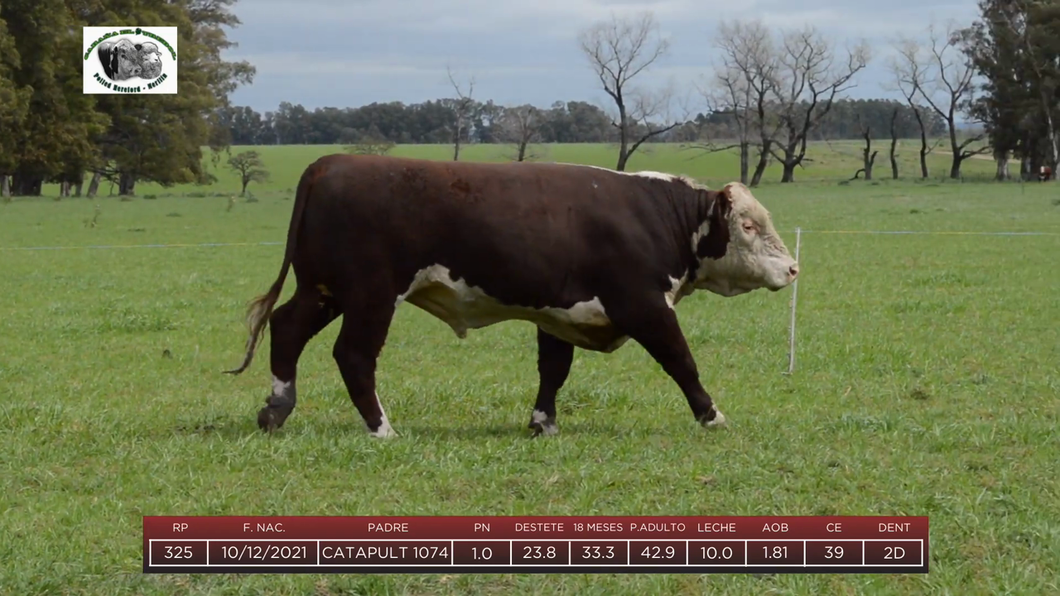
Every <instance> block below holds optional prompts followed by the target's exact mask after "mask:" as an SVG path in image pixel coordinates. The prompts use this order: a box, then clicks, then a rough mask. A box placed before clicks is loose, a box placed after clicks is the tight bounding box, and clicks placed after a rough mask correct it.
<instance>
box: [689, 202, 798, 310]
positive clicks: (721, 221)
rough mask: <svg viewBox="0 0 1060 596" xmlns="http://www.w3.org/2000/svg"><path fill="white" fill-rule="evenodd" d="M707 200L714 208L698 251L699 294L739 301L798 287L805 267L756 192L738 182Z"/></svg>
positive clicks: (697, 274) (697, 279) (697, 239)
mask: <svg viewBox="0 0 1060 596" xmlns="http://www.w3.org/2000/svg"><path fill="white" fill-rule="evenodd" d="M707 197H708V200H710V199H712V204H711V205H710V207H709V208H708V217H707V221H706V222H704V226H703V228H701V233H700V235H699V236H698V237H697V238H696V247H695V250H696V256H697V257H698V259H699V269H698V270H697V271H696V279H695V282H694V284H695V287H696V288H697V289H702V290H708V291H710V292H713V293H715V294H720V295H722V296H737V295H739V294H744V293H747V292H750V291H752V290H757V289H759V288H768V289H769V290H771V291H774V292H776V291H778V290H780V289H782V288H784V287H787V286H788V285H789V284H791V282H793V281H795V278H796V277H797V276H798V275H799V264H798V263H796V262H795V259H793V258H791V254H789V253H788V249H787V247H786V246H784V241H783V240H781V239H780V235H779V234H777V230H776V228H774V227H773V219H772V217H770V214H769V211H767V210H766V208H765V207H763V206H762V204H761V203H759V202H758V200H757V199H755V198H754V195H752V194H751V191H750V189H748V188H747V187H746V186H744V185H743V184H740V183H737V182H733V183H731V184H728V185H726V186H725V188H723V189H721V190H720V191H717V192H713V191H710V192H708V193H707Z"/></svg>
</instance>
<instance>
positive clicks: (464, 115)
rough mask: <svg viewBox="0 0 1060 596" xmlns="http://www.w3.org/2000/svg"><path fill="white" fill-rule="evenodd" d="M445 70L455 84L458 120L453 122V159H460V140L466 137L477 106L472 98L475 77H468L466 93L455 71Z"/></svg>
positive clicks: (450, 80) (455, 110) (455, 109)
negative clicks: (455, 75) (472, 113)
mask: <svg viewBox="0 0 1060 596" xmlns="http://www.w3.org/2000/svg"><path fill="white" fill-rule="evenodd" d="M445 72H446V74H447V75H448V76H449V83H450V84H451V85H452V86H453V90H454V91H456V100H455V104H454V106H453V111H454V112H455V114H454V118H455V120H456V121H455V122H454V123H453V161H459V160H460V142H461V141H462V140H463V138H464V131H465V130H466V129H467V125H468V122H469V121H470V120H471V110H472V108H474V106H475V100H474V99H473V98H472V97H473V95H474V92H475V78H474V77H471V78H470V79H468V83H467V92H466V93H465V92H464V90H463V89H462V88H461V86H460V84H459V83H457V82H456V79H455V78H454V77H453V71H452V70H450V69H449V67H446V69H445Z"/></svg>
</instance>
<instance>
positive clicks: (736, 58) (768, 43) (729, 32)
mask: <svg viewBox="0 0 1060 596" xmlns="http://www.w3.org/2000/svg"><path fill="white" fill-rule="evenodd" d="M714 46H715V47H716V48H717V49H719V50H721V60H720V63H719V64H715V66H714V85H713V90H712V92H711V93H704V96H705V97H706V99H707V102H708V106H709V107H710V108H711V109H712V111H715V112H721V113H724V114H726V115H728V116H729V117H730V118H731V119H732V121H733V124H734V125H735V128H736V131H735V132H736V144H737V147H738V149H739V154H740V182H743V183H744V184H747V183H748V174H749V170H750V149H751V144H752V139H753V138H754V137H755V135H756V133H758V135H759V138H761V132H762V131H763V130H765V129H766V128H767V126H766V123H765V121H764V116H765V114H766V112H767V110H766V109H765V107H766V106H765V103H766V98H767V95H768V92H769V90H770V85H771V83H772V80H773V78H772V77H773V74H774V72H775V61H774V60H773V52H772V39H771V37H770V35H769V30H768V29H767V28H766V26H765V25H764V24H763V23H762V21H761V20H754V21H748V22H742V21H734V22H732V23H729V22H726V21H722V22H721V23H720V24H719V25H718V30H717V35H716V36H715V42H714ZM760 115H761V116H763V118H760V117H759V116H760ZM773 132H775V131H773ZM770 136H772V135H770ZM762 147H763V145H762V143H759V157H760V159H759V168H757V169H756V172H755V178H754V181H753V183H752V185H757V184H758V182H759V180H760V179H761V176H762V172H763V171H764V170H765V165H766V164H767V163H768V155H769V150H768V147H766V149H765V150H763V149H762Z"/></svg>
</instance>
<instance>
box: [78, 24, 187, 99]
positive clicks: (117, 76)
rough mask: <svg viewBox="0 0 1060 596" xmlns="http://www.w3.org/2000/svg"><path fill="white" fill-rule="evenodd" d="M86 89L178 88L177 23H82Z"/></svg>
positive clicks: (157, 90)
mask: <svg viewBox="0 0 1060 596" xmlns="http://www.w3.org/2000/svg"><path fill="white" fill-rule="evenodd" d="M82 31H83V35H84V51H85V55H84V61H85V68H84V84H83V89H82V90H83V92H84V93H107V94H122V93H126V94H136V93H170V94H172V93H176V92H177V28H176V27H150V28H142V27H122V28H114V27H82Z"/></svg>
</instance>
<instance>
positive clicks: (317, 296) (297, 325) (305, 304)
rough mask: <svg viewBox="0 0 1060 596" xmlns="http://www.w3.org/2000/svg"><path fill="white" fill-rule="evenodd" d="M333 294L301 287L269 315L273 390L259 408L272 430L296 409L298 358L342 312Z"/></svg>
mask: <svg viewBox="0 0 1060 596" xmlns="http://www.w3.org/2000/svg"><path fill="white" fill-rule="evenodd" d="M340 313H341V311H340V310H339V306H338V303H337V302H335V299H334V298H331V297H330V296H325V295H323V294H321V293H320V292H319V291H318V290H315V289H307V288H302V287H299V288H298V289H297V290H295V293H294V296H292V297H291V299H290V300H288V301H287V302H286V303H285V304H284V305H283V306H280V307H279V308H277V309H276V310H275V311H273V313H272V317H270V319H269V327H270V329H271V339H272V349H271V354H270V357H271V360H272V362H271V364H272V394H271V395H269V398H268V399H266V400H265V403H266V404H267V405H266V406H265V407H264V408H262V409H261V411H259V412H258V426H259V427H261V429H262V430H266V431H272V430H275V429H277V428H280V427H281V426H283V423H284V421H286V420H287V417H288V416H290V415H291V412H293V411H294V406H295V402H296V391H295V376H296V374H297V370H298V358H299V357H301V355H302V350H304V349H305V347H306V344H308V343H309V340H311V339H313V337H314V336H316V335H317V334H318V333H320V332H321V331H322V330H323V329H324V328H325V327H327V326H328V324H329V323H331V322H332V321H334V320H335V318H336V317H338V316H339V314H340Z"/></svg>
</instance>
